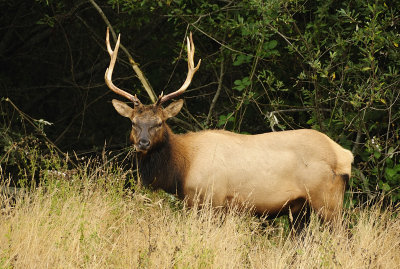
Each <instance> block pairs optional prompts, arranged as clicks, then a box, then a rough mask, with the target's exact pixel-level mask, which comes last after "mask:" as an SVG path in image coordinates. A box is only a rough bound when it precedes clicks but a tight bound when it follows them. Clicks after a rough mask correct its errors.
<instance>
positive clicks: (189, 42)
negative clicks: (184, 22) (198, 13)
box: [157, 33, 201, 105]
mask: <svg viewBox="0 0 400 269" xmlns="http://www.w3.org/2000/svg"><path fill="white" fill-rule="evenodd" d="M194 50H195V48H194V43H193V37H192V33H190V40H189V38H187V52H188V74H187V77H186V80H185V82H184V83H183V85H182V86H181V88H180V89H179V90H177V91H175V92H172V93H170V94H168V95H165V96H164V95H163V93H161V95H160V97H158V101H157V104H158V105H160V104H162V103H164V102H166V101H168V100H169V99H172V98H174V97H176V96H178V95H181V94H182V93H184V92H185V90H186V89H187V88H188V87H189V85H190V82H192V78H193V75H194V73H196V71H197V70H199V67H200V63H201V60H199V62H198V63H197V66H194V60H193V58H194Z"/></svg>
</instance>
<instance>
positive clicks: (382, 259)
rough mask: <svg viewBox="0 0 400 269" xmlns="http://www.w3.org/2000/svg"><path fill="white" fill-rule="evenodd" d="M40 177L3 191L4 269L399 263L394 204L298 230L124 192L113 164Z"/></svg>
mask: <svg viewBox="0 0 400 269" xmlns="http://www.w3.org/2000/svg"><path fill="white" fill-rule="evenodd" d="M40 177H41V182H42V183H41V184H40V186H39V187H37V188H35V189H33V190H31V191H30V192H25V193H24V192H20V193H19V194H17V195H15V196H14V198H13V197H12V196H10V195H6V194H2V195H1V198H0V204H1V215H0V268H352V269H354V268H399V267H400V218H399V217H398V215H399V211H400V210H399V209H398V208H397V209H396V208H389V209H383V208H381V206H378V205H375V206H370V207H365V208H364V209H362V208H360V207H357V208H353V209H347V210H345V212H344V215H343V224H342V225H339V227H336V228H335V229H330V228H329V227H324V226H322V225H320V224H319V222H318V221H317V220H316V218H315V217H314V218H313V219H312V221H311V224H310V225H309V226H308V228H307V229H306V230H305V231H304V235H303V236H297V237H296V236H291V235H290V234H289V229H288V226H287V224H286V221H285V219H284V218H281V219H278V220H275V221H268V222H265V221H262V220H261V219H259V218H256V217H253V216H251V214H249V213H243V212H242V213H238V212H235V211H234V210H231V211H229V212H227V213H221V212H215V211H213V210H212V209H210V207H207V206H205V207H203V208H201V209H199V208H191V209H188V208H185V206H184V205H183V203H181V202H180V201H177V200H176V199H175V198H174V197H173V196H170V195H166V194H165V193H163V192H154V191H149V190H147V189H144V188H137V189H136V190H135V191H132V190H126V189H124V188H123V185H124V180H125V178H126V174H125V172H123V170H122V169H120V168H118V167H113V166H112V165H107V166H106V167H104V166H100V165H93V164H90V165H89V164H87V165H86V166H83V167H81V168H80V169H78V170H77V171H75V172H74V173H72V174H70V175H64V174H62V173H59V172H54V171H53V172H51V171H47V172H46V171H44V172H42V173H41V174H40ZM4 182H6V179H4V178H3V185H4V184H6V183H4ZM3 187H4V186H3Z"/></svg>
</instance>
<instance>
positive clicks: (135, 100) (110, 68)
mask: <svg viewBox="0 0 400 269" xmlns="http://www.w3.org/2000/svg"><path fill="white" fill-rule="evenodd" d="M120 40H121V34H119V35H118V40H117V43H116V44H115V49H114V51H113V50H112V49H111V45H110V31H109V28H108V27H107V35H106V45H107V51H108V54H110V58H111V60H110V65H109V66H108V68H107V70H106V73H105V74H104V80H105V81H106V84H107V86H108V88H110V90H112V91H113V92H115V93H116V94H119V95H121V96H123V97H125V98H127V99H129V100H130V101H132V102H133V104H134V105H135V106H137V105H140V104H141V102H140V100H139V98H137V96H136V95H132V94H130V93H128V92H126V91H124V90H121V89H120V88H118V87H117V86H115V85H114V83H113V82H112V73H113V71H114V66H115V62H116V61H117V55H118V49H119V44H120Z"/></svg>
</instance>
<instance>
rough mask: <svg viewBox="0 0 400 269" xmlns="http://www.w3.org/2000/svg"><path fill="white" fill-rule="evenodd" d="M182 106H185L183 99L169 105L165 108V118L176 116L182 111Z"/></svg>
mask: <svg viewBox="0 0 400 269" xmlns="http://www.w3.org/2000/svg"><path fill="white" fill-rule="evenodd" d="M182 106H183V99H180V100H178V101H175V102H173V103H171V104H169V106H167V107H166V108H164V109H163V112H164V117H165V119H169V118H172V117H174V116H176V115H177V114H178V113H179V111H181V109H182Z"/></svg>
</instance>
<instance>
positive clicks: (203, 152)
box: [113, 100, 353, 221]
mask: <svg viewBox="0 0 400 269" xmlns="http://www.w3.org/2000/svg"><path fill="white" fill-rule="evenodd" d="M182 103H183V102H182V101H181V100H180V101H176V102H174V103H172V104H170V106H168V107H167V108H165V109H163V108H161V107H158V106H156V105H149V106H143V105H141V106H140V107H135V108H134V109H132V108H130V107H129V106H127V105H126V104H124V103H122V102H119V101H116V100H113V104H114V107H115V108H116V109H117V111H118V112H119V113H120V114H121V115H123V116H125V117H128V118H130V119H131V121H132V122H133V128H132V133H131V140H132V142H133V144H134V145H135V147H136V149H137V150H138V157H139V162H140V163H139V171H140V174H141V177H142V180H143V182H144V183H145V184H147V185H151V186H153V187H154V188H162V189H164V190H166V191H167V192H170V193H174V194H177V195H178V196H179V197H181V198H184V199H186V200H187V203H188V205H189V206H191V205H193V204H194V203H195V202H196V199H200V201H199V202H200V203H202V202H203V201H204V200H205V199H206V198H209V199H211V202H212V204H213V206H215V207H224V206H226V205H227V204H229V203H233V204H234V205H239V206H247V207H251V208H252V209H253V210H254V211H255V212H256V213H258V214H268V215H278V214H280V213H287V212H288V211H289V210H290V212H291V213H292V214H294V215H295V214H296V213H298V212H299V211H300V209H301V208H302V207H303V205H304V203H305V202H306V203H307V204H308V205H309V206H310V207H311V208H313V209H314V210H315V211H316V212H318V214H320V216H321V217H322V218H323V219H324V220H327V221H330V220H332V219H333V218H335V217H336V216H338V215H339V214H340V212H341V209H342V204H343V194H344V191H345V184H346V179H348V178H349V176H350V174H351V163H352V161H353V155H352V153H351V152H350V151H348V150H346V149H344V148H342V147H341V146H340V145H338V144H337V143H336V142H334V141H333V140H331V139H330V138H329V137H328V136H326V135H324V134H322V133H320V132H318V131H315V130H306V129H303V130H292V131H282V132H272V133H264V134H258V135H241V134H236V133H232V132H227V131H223V130H207V131H201V132H194V133H187V134H182V135H178V134H174V133H173V132H172V131H171V130H170V128H169V127H168V125H167V124H166V123H165V121H166V119H168V118H170V117H172V116H175V115H176V114H177V113H178V112H179V111H180V109H181V107H182ZM140 141H142V142H140ZM143 141H144V142H143ZM145 142H146V143H145ZM147 142H148V145H147ZM143 143H144V144H146V145H144V146H143Z"/></svg>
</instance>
